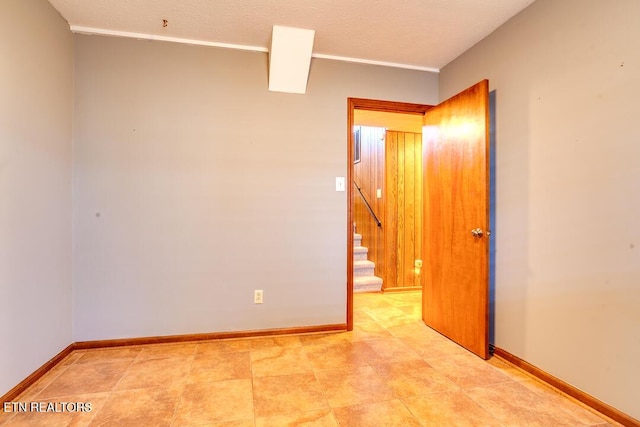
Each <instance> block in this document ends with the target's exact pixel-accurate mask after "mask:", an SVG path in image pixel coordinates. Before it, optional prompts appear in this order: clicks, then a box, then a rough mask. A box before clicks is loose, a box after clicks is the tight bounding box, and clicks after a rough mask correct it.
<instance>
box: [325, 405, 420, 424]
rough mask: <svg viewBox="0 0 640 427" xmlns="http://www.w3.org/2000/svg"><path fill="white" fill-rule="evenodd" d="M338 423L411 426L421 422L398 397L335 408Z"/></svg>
mask: <svg viewBox="0 0 640 427" xmlns="http://www.w3.org/2000/svg"><path fill="white" fill-rule="evenodd" d="M334 412H335V414H336V418H337V419H338V423H339V424H340V425H341V426H349V427H371V426H376V427H395V426H397V427H411V426H420V425H421V424H420V423H419V422H418V421H417V420H416V418H415V417H414V416H413V414H411V412H409V410H408V409H407V407H406V406H405V405H404V404H403V403H402V402H401V401H400V400H397V399H394V400H388V401H384V402H376V403H369V404H363V405H355V406H346V407H343V408H336V409H334Z"/></svg>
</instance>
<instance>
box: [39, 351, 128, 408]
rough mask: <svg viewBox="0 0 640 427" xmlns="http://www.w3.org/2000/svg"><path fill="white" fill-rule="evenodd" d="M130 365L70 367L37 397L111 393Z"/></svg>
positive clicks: (114, 363) (109, 363) (89, 364)
mask: <svg viewBox="0 0 640 427" xmlns="http://www.w3.org/2000/svg"><path fill="white" fill-rule="evenodd" d="M130 365H131V361H129V360H121V361H116V362H104V361H103V362H101V363H85V364H77V363H76V364H73V365H69V366H68V367H67V369H65V370H64V371H63V372H62V373H61V374H60V375H59V376H58V377H57V378H55V379H54V380H53V381H52V382H51V384H49V385H48V386H47V387H45V388H44V390H42V391H41V392H40V393H39V394H38V395H37V396H36V397H37V398H38V399H48V398H54V397H63V396H71V395H77V394H88V393H101V392H108V391H111V390H113V388H114V387H115V386H116V384H117V383H118V381H120V379H121V378H122V376H123V375H124V374H125V372H126V370H127V368H128V367H129V366H130Z"/></svg>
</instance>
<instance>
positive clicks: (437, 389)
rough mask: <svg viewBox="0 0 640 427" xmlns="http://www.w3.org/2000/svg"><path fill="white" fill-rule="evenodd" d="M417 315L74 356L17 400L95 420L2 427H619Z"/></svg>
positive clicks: (377, 309)
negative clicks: (62, 406) (72, 406)
mask: <svg viewBox="0 0 640 427" xmlns="http://www.w3.org/2000/svg"><path fill="white" fill-rule="evenodd" d="M420 305H421V295H420V293H419V292H407V293H387V294H383V293H366V294H356V295H355V296H354V330H353V331H350V332H336V333H318V334H305V335H300V336H297V335H282V336H273V337H262V338H246V339H224V340H212V341H202V342H197V343H194V342H192V343H173V344H156V345H144V346H129V347H117V348H107V349H100V350H76V351H74V352H72V353H71V354H70V355H69V356H67V357H66V358H65V359H64V360H63V361H62V362H61V363H59V364H58V365H57V366H55V367H54V368H53V369H52V370H50V371H49V372H48V373H47V374H45V375H44V376H43V377H42V378H40V379H39V380H38V381H37V382H36V383H35V384H33V385H32V386H31V387H29V388H28V389H27V390H26V391H25V392H24V393H22V395H21V396H19V397H18V399H17V400H18V401H45V402H46V401H50V402H54V403H59V402H64V401H82V399H83V400H84V401H85V402H91V403H92V407H93V410H92V412H90V413H82V414H78V413H76V414H73V413H60V414H58V413H54V414H43V413H26V414H12V413H10V414H5V413H2V412H0V424H2V427H4V426H8V427H13V426H20V425H26V426H58V425H59V426H67V425H71V426H75V427H77V426H87V425H124V426H129V425H131V426H138V425H153V426H156V425H160V426H162V425H171V427H174V426H175V427H180V426H218V427H248V426H276V427H280V426H288V425H291V426H299V425H306V426H331V427H334V426H337V425H341V426H345V425H346V426H349V427H352V426H360V425H362V426H376V427H377V426H384V425H402V426H411V425H418V424H416V422H418V423H420V424H421V425H425V426H436V427H440V426H524V425H526V426H530V425H532V426H536V425H545V426H560V427H562V426H569V425H571V426H575V427H580V426H589V427H595V426H598V427H605V426H611V425H616V424H615V423H614V422H611V421H610V420H608V419H606V418H605V417H602V418H601V417H599V416H598V415H596V414H595V413H594V412H592V411H590V410H588V409H586V408H585V407H583V406H581V405H580V404H577V403H576V402H574V401H572V400H571V399H568V398H566V396H564V395H562V394H560V393H558V392H556V391H553V389H550V388H549V387H547V386H545V385H542V384H541V383H540V382H538V381H536V380H533V379H531V377H529V376H528V375H526V374H524V373H523V372H522V371H520V370H519V369H516V368H515V367H513V366H511V365H509V364H508V363H505V362H504V361H502V360H500V359H498V358H492V359H490V360H489V361H483V360H482V359H480V358H478V357H477V356H475V355H473V354H471V353H470V352H468V351H467V350H466V349H464V348H462V347H461V346H459V345H457V344H455V343H454V342H452V341H451V340H449V339H447V338H446V337H444V336H443V335H441V334H440V333H438V332H436V331H435V330H433V329H431V328H429V327H427V326H426V325H425V324H424V323H423V322H422V320H421V319H420V316H421V313H420V310H421V309H420ZM252 368H253V370H252ZM616 426H617V425H616Z"/></svg>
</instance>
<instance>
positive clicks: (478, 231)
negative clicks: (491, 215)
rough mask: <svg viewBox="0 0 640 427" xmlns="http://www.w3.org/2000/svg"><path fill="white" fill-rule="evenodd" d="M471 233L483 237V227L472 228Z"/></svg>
mask: <svg viewBox="0 0 640 427" xmlns="http://www.w3.org/2000/svg"><path fill="white" fill-rule="evenodd" d="M471 234H473V237H482V234H483V233H482V228H474V229H473V230H471Z"/></svg>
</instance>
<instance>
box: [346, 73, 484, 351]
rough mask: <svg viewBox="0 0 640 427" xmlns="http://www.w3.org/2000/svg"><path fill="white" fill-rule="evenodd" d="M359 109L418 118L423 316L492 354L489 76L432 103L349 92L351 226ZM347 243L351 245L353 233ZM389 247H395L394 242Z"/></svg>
mask: <svg viewBox="0 0 640 427" xmlns="http://www.w3.org/2000/svg"><path fill="white" fill-rule="evenodd" d="M358 109H363V110H373V111H390V112H398V113H408V114H420V115H423V116H424V120H423V125H424V127H423V132H422V141H423V144H422V145H423V149H422V156H423V163H422V169H423V177H422V183H423V188H424V193H423V223H422V225H423V239H422V242H423V245H422V248H423V253H422V255H423V257H425V258H426V261H427V262H426V265H425V267H426V272H425V274H424V275H423V276H421V281H420V283H421V285H422V286H421V289H422V319H423V321H424V322H425V323H426V324H427V326H429V327H431V328H432V329H434V330H436V331H438V332H440V333H441V334H443V335H445V336H446V337H448V338H450V339H451V340H453V341H455V342H456V343H458V344H460V345H461V346H463V347H465V348H467V349H468V350H470V351H471V352H473V353H475V354H476V355H478V356H480V357H481V358H484V359H486V358H487V357H488V355H489V345H488V344H489V343H488V335H489V325H488V324H489V274H488V271H489V269H488V264H489V236H490V232H489V230H488V227H489V160H490V156H489V81H488V80H486V79H485V80H482V81H480V82H478V83H477V84H475V85H473V86H471V87H469V88H467V89H465V90H464V91H462V92H460V93H458V94H457V95H454V96H453V97H451V98H449V99H447V100H445V101H443V102H441V103H440V104H438V105H437V106H425V105H416V104H403V103H387V102H383V101H371V100H363V99H354V98H350V99H349V100H348V109H347V111H348V117H347V123H348V137H347V141H348V169H347V171H348V176H347V178H348V180H349V186H348V200H349V207H348V213H347V221H348V228H347V229H348V230H351V227H352V223H353V189H352V185H351V183H352V182H353V172H354V171H353V161H354V147H353V139H354V138H353V125H354V111H355V110H358ZM347 248H348V250H349V251H350V253H353V234H352V233H348V238H347ZM391 250H393V249H391ZM353 264H354V262H353V257H351V256H349V257H347V328H348V329H349V330H352V329H353Z"/></svg>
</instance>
